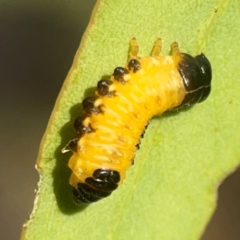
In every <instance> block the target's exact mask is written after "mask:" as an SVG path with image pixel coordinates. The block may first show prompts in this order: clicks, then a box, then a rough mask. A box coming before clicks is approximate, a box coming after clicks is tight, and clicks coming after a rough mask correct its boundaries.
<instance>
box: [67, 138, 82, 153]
mask: <svg viewBox="0 0 240 240" xmlns="http://www.w3.org/2000/svg"><path fill="white" fill-rule="evenodd" d="M78 140H79V138H74V139H72V140H71V141H70V142H69V143H68V145H67V148H68V149H70V150H71V151H74V152H77V147H78Z"/></svg>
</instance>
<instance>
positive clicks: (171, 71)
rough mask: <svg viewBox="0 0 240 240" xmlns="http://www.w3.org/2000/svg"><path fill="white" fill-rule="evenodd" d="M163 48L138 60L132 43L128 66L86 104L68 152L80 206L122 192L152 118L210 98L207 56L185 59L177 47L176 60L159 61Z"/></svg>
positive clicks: (174, 48)
mask: <svg viewBox="0 0 240 240" xmlns="http://www.w3.org/2000/svg"><path fill="white" fill-rule="evenodd" d="M161 48H162V41H161V39H157V41H156V43H155V46H154V49H153V52H152V56H151V57H139V56H138V49H139V47H138V43H137V41H136V39H135V38H133V39H132V40H131V50H130V58H129V60H128V62H127V64H126V66H125V67H117V68H115V69H114V71H113V74H112V76H111V77H110V79H102V80H100V81H99V82H98V83H97V89H96V92H95V94H94V95H93V96H90V97H87V98H86V99H84V100H83V102H82V105H83V112H82V115H81V116H79V117H78V118H77V119H76V120H75V122H74V127H75V129H76V132H77V133H76V137H75V138H73V139H72V140H71V141H70V142H69V143H68V144H67V146H66V147H65V148H64V149H63V152H66V151H69V150H71V151H72V152H73V155H72V157H71V158H70V160H69V163H68V166H69V168H70V169H71V170H72V175H71V177H70V184H71V185H72V186H73V188H74V189H73V195H74V197H75V202H76V203H92V202H96V201H98V200H100V199H102V198H105V197H107V196H109V195H110V194H111V193H112V191H114V190H115V189H117V187H118V186H119V185H120V184H121V183H122V182H123V179H124V178H125V176H126V170H127V169H128V168H129V167H130V166H131V165H132V164H133V159H134V156H135V152H136V150H137V146H138V144H139V142H140V138H141V134H142V133H143V131H144V129H145V127H146V125H147V123H148V122H149V120H150V119H151V118H152V117H153V116H155V115H159V114H161V113H163V112H164V111H166V110H171V109H173V110H175V109H179V108H181V107H184V106H187V105H193V104H195V103H199V102H202V101H204V100H205V99H206V98H207V97H208V95H209V94H210V91H211V85H210V84H211V79H212V70H211V65H210V62H209V61H208V59H207V58H206V57H205V55H204V54H203V53H201V54H200V55H198V56H196V57H192V56H191V55H189V54H186V53H181V52H180V51H179V48H178V44H177V43H176V42H174V43H173V44H172V55H171V56H169V55H167V56H159V54H160V52H161Z"/></svg>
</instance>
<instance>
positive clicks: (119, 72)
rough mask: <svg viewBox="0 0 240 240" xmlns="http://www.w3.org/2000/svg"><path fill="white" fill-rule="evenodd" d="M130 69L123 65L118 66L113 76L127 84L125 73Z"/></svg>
mask: <svg viewBox="0 0 240 240" xmlns="http://www.w3.org/2000/svg"><path fill="white" fill-rule="evenodd" d="M128 73H129V72H128V70H127V69H126V68H123V67H117V68H115V69H114V72H113V77H114V79H115V80H116V81H118V82H121V83H122V84H125V83H126V81H125V80H124V75H126V74H128Z"/></svg>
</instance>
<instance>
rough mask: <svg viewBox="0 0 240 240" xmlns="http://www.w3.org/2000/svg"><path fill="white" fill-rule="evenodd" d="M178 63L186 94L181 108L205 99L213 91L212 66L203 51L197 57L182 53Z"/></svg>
mask: <svg viewBox="0 0 240 240" xmlns="http://www.w3.org/2000/svg"><path fill="white" fill-rule="evenodd" d="M181 56H182V57H181V60H180V61H179V63H178V71H179V73H180V75H181V77H182V80H183V84H184V87H185V90H186V96H185V98H184V100H183V101H182V103H181V105H180V106H178V107H177V108H181V107H183V106H186V105H188V106H189V105H193V104H195V103H199V102H202V101H204V100H205V99H206V98H207V97H208V96H209V94H210V92H211V80H212V68H211V64H210V62H209V60H208V59H207V58H206V57H205V55H204V54H203V53H201V54H200V55H198V56H196V57H192V56H191V55H189V54H186V53H182V54H181Z"/></svg>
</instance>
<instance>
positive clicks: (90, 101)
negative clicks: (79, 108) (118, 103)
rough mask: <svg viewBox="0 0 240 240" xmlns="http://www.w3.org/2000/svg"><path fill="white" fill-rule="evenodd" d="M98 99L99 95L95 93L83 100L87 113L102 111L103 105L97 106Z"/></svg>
mask: <svg viewBox="0 0 240 240" xmlns="http://www.w3.org/2000/svg"><path fill="white" fill-rule="evenodd" d="M97 99H98V96H96V95H93V96H91V97H88V98H85V99H84V100H83V102H82V104H83V109H84V111H85V113H87V114H89V115H91V114H99V113H102V110H101V106H97V107H96V106H95V102H96V100H97Z"/></svg>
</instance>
